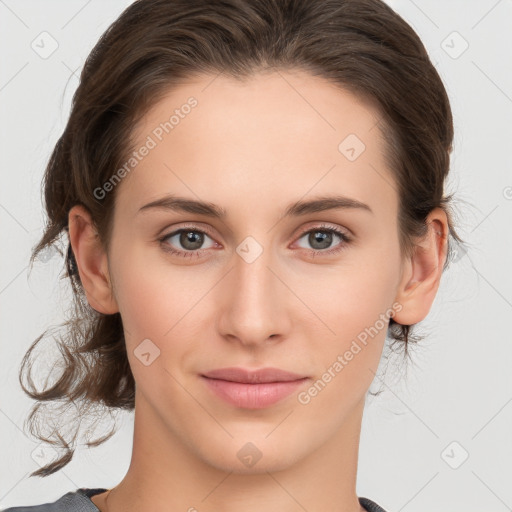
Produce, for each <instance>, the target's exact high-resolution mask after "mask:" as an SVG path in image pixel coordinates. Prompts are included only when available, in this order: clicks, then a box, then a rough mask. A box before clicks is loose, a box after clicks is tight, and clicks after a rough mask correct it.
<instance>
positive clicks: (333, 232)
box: [299, 224, 352, 254]
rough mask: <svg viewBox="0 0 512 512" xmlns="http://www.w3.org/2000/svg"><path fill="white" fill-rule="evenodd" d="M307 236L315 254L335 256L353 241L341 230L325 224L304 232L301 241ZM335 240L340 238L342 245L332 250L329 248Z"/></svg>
mask: <svg viewBox="0 0 512 512" xmlns="http://www.w3.org/2000/svg"><path fill="white" fill-rule="evenodd" d="M306 235H307V239H306V241H307V243H308V244H310V245H311V246H312V247H313V248H312V249H311V251H312V252H314V253H322V254H335V253H337V252H339V251H342V250H343V249H345V248H346V247H347V245H348V244H349V243H350V242H351V240H352V239H351V238H350V237H349V236H348V235H347V234H346V233H345V232H343V231H341V230H340V229H338V228H335V227H331V226H327V225H325V224H322V225H321V226H317V227H314V228H313V229H309V230H307V231H305V232H303V233H302V235H301V237H300V238H299V240H301V239H302V238H304V237H305V236H306ZM335 238H339V239H340V240H341V243H339V244H338V245H337V246H335V247H334V248H333V249H330V248H329V247H330V246H331V245H332V243H333V240H334V239H335Z"/></svg>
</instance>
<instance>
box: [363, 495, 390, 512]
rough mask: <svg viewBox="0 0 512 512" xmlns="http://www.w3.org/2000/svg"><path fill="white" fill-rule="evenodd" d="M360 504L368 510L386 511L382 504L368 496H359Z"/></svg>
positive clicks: (370, 511) (375, 511) (371, 511)
mask: <svg viewBox="0 0 512 512" xmlns="http://www.w3.org/2000/svg"><path fill="white" fill-rule="evenodd" d="M359 504H360V505H361V506H362V507H363V508H364V509H365V510H367V511H368V512H386V511H385V510H384V509H383V508H382V507H381V506H380V505H377V503H375V502H374V501H372V500H370V499H368V498H359Z"/></svg>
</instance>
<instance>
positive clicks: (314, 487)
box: [98, 396, 364, 512]
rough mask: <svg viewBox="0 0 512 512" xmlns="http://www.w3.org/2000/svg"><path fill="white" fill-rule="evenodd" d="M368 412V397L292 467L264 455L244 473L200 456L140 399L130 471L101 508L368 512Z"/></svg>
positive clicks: (129, 511)
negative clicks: (359, 482) (360, 477)
mask: <svg viewBox="0 0 512 512" xmlns="http://www.w3.org/2000/svg"><path fill="white" fill-rule="evenodd" d="M363 409H364V401H362V402H361V403H360V404H358V406H357V407H355V408H354V410H353V411H352V412H351V416H350V417H348V418H347V419H346V421H345V422H344V424H343V428H341V429H339V431H337V432H335V433H334V434H333V437H331V438H329V442H327V443H325V444H324V445H321V446H318V447H317V449H316V450H313V451H311V452H310V453H309V455H308V456H307V457H304V458H302V459H300V460H293V457H289V458H287V460H289V461H292V464H289V465H288V467H284V468H283V467H279V465H278V464H277V463H269V462H267V464H266V465H265V464H261V462H263V461H264V459H265V455H266V454H263V456H262V457H261V459H260V464H258V463H256V464H255V465H254V466H253V467H252V468H250V469H248V470H245V472H241V471H240V469H239V468H236V469H233V470H228V471H226V470H222V468H219V467H216V466H215V465H213V464H209V463H208V462H207V461H205V460H204V459H202V458H200V457H198V456H197V455H196V453H194V452H193V451H192V450H190V449H189V447H187V446H184V445H183V443H181V442H180V441H179V439H177V438H176V437H175V436H174V435H173V433H172V432H170V431H169V429H168V428H166V427H165V425H164V423H163V422H162V421H161V418H159V416H158V415H156V414H154V413H153V409H152V408H151V406H150V404H148V402H146V401H145V400H144V399H141V397H140V396H139V397H138V402H137V405H136V408H135V411H136V412H135V425H134V442H133V452H132V459H131V463H130V467H129V470H128V472H127V474H126V475H125V477H124V479H123V480H122V481H121V482H120V483H119V485H117V486H116V487H115V489H114V490H113V492H112V495H111V496H108V497H109V501H108V509H107V508H106V507H104V508H103V509H102V508H101V507H98V508H100V510H101V511H102V512H119V511H123V512H135V511H138V510H153V509H155V510H186V511H189V512H197V511H199V512H218V511H223V512H235V511H238V510H240V509H243V510H244V511H246V512H257V511H258V512H259V511H261V510H262V509H264V510H265V511H266V512H277V511H279V512H296V511H298V510H308V511H315V510H332V511H334V510H335V511H340V512H342V511H343V512H361V511H363V510H364V509H363V508H362V507H361V506H360V505H359V501H358V498H357V494H356V473H357V457H358V447H359V436H360V429H361V420H362V413H363ZM283 428H284V427H283ZM318 428H319V429H321V428H322V423H321V422H319V424H318ZM324 436H325V434H324ZM322 437H323V436H320V438H322ZM270 459H271V457H268V458H267V460H270ZM281 459H282V458H281ZM258 467H259V469H258ZM106 494H107V493H105V497H107V496H106Z"/></svg>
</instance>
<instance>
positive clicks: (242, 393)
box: [200, 368, 309, 409]
mask: <svg viewBox="0 0 512 512" xmlns="http://www.w3.org/2000/svg"><path fill="white" fill-rule="evenodd" d="M200 377H201V378H202V379H203V380H204V382H205V383H206V385H207V387H208V389H209V390H210V391H212V392H213V393H214V394H215V395H216V396H217V397H219V398H221V399H223V400H224V401H225V402H227V403H229V404H231V405H234V406H235V407H239V408H244V409H263V408H265V407H269V406H271V405H274V404H276V403H277V402H279V401H281V400H283V399H284V398H286V397H288V396H289V395H291V394H292V393H293V392H294V391H296V390H297V389H298V388H300V387H301V386H303V385H304V383H305V382H306V381H308V380H309V377H304V376H302V375H299V374H296V373H292V372H288V371H285V370H280V369H278V368H263V369H259V370H256V371H250V370H245V369H243V368H221V369H218V370H212V371H210V372H207V373H204V374H201V375H200Z"/></svg>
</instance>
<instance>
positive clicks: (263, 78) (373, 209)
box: [8, 0, 461, 512]
mask: <svg viewBox="0 0 512 512" xmlns="http://www.w3.org/2000/svg"><path fill="white" fill-rule="evenodd" d="M452 139H453V125H452V116H451V110H450V105H449V101H448V97H447V94H446V91H445V89H444V86H443V84H442V81H441V79H440V77H439V75H438V73H437V71H436V70H435V68H434V66H433V65H432V63H431V61H430V59H429V58H428V55H427V52H426V50H425V48H424V46H423V44H422V43H421V41H420V40H419V38H418V36H417V35H416V33H415V32H414V31H413V30H412V28H411V27H410V26H409V25H408V24H407V23H406V22H405V21H404V20H403V19H402V18H400V17H399V16H398V15H397V14H396V13H395V12H394V11H393V10H392V9H391V8H390V7H388V6H387V5H386V4H385V3H383V2H381V1H380V0H325V1H322V2H312V1H311V0H224V1H222V2H207V1H205V0H151V1H149V0H139V1H136V2H134V3H133V4H131V5H130V6H129V7H128V8H127V9H126V10H125V11H124V12H123V13H122V15H121V16H120V17H119V18H118V19H117V20H116V21H115V22H114V23H113V24H112V26H111V27H110V28H109V29H108V30H107V31H106V32H105V34H104V35H103V36H102V37H101V39H100V41H99V42H98V44H97V45H96V47H95V48H94V49H93V51H92V52H91V54H90V56H89V57H88V59H87V61H86V63H85V66H84V69H83V71H82V75H81V79H80V85H79V87H78V90H77V91H76V93H75V96H74V98H73V105H72V109H71V114H70V118H69V121H68V124H67V126H66V128H65V130H64V133H63V134H62V136H61V138H60V139H59V140H58V142H57V144H56V147H55V149H54V152H53V154H52V156H51V159H50V162H49V165H48V167H47V170H46V176H45V200H46V209H47V213H48V225H47V227H46V231H45V233H44V236H43V237H42V239H41V241H40V243H39V244H38V245H37V247H35V249H34V252H33V255H32V259H34V258H35V257H36V256H37V254H38V253H40V252H41V251H42V250H45V249H47V248H48V247H49V246H50V245H51V244H53V243H54V242H55V241H56V240H57V239H58V237H59V236H62V235H64V237H65V241H67V242H69V245H68V251H67V255H66V263H67V275H68V276H69V278H70V280H71V284H72V285H73V290H74V293H75V298H76V309H75V314H74V316H73V318H72V319H71V321H70V322H69V323H68V324H67V326H68V327H69V330H68V332H67V333H66V336H65V338H64V340H63V342H62V348H63V354H64V355H65V363H64V364H63V373H62V376H61V378H60V379H59V380H58V381H57V382H56V383H55V384H54V385H53V386H52V387H51V389H46V390H42V391H37V390H35V389H33V387H32V388H31V389H26V388H25V386H23V383H22V386H23V387H24V389H25V391H26V392H27V393H28V394H29V395H30V396H31V397H32V398H34V399H36V400H38V401H45V400H50V401H53V400H61V401H62V400H64V401H65V402H66V403H69V404H72V405H73V406H77V407H81V408H82V409H81V411H86V410H87V409H86V408H87V407H89V406H91V405H98V404H104V405H105V406H107V407H109V408H113V409H115V408H119V409H126V410H134V411H135V415H134V416H135V419H134V422H135V423H134V425H135V428H134V441H133V452H132V459H131V464H130V467H129V470H128V472H127V474H126V476H125V477H124V479H123V480H122V481H121V482H120V483H119V484H118V485H117V486H115V487H114V488H113V489H109V490H107V489H106V488H95V489H89V488H80V489H77V490H76V491H74V492H70V493H67V494H66V495H65V496H63V497H62V498H60V499H59V500H57V501H56V502H54V503H51V504H45V505H41V506H39V507H36V508H35V509H33V510H34V511H35V510H37V511H38V512H42V511H53V510H83V511H97V510H100V511H101V512H121V511H123V512H131V511H136V510H137V511H139V510H188V511H195V510H197V511H200V512H202V511H205V512H210V511H211V512H213V511H219V510H223V511H230V510H235V509H240V508H243V509H244V510H246V511H256V510H261V509H263V508H264V509H265V510H267V511H269V512H270V511H273V510H280V511H283V510H284V511H290V512H291V511H298V510H308V511H315V510H332V511H338V510H339V511H344V512H352V511H353V512H356V511H358V512H361V511H364V510H366V511H371V512H382V511H383V508H381V507H380V506H379V505H378V504H377V503H376V502H375V501H372V500H370V499H368V498H364V497H358V496H357V495H356V472H357V455H358V449H359V437H360V429H361V421H362V415H363V409H364V403H365V397H366V394H367V392H368V389H369V387H370V384H371V383H372V380H373V377H374V374H375V371H376V369H377V367H378V364H379V361H380V357H381V354H382V349H383V346H384V343H385V340H386V335H387V334H389V336H390V337H391V338H392V339H393V341H394V343H399V344H402V345H403V347H404V349H405V352H406V353H407V347H408V343H411V342H412V341H417V338H416V339H414V338H412V335H411V331H412V326H413V325H414V324H416V323H418V322H420V321H421V320H423V319H424V318H425V317H426V316H427V314H428V312H429V310H430V307H431V305H432V303H433V301H434V298H435V295H436V293H437V290H438V287H439V283H440V279H441V276H442V272H443V270H444V268H445V267H446V265H447V263H448V260H449V258H448V252H449V240H448V237H449V236H450V235H451V236H452V237H453V238H455V239H456V240H458V241H461V240H460V238H459V237H458V235H457V233H456V232H455V229H454V226H453V223H452V220H451V215H450V209H449V201H450V199H451V197H444V195H443V185H444V182H445V179H446V177H447V175H448V171H449V154H450V152H451V149H452ZM39 339H41V338H38V340H36V341H35V342H34V344H33V345H32V347H31V348H30V349H29V351H28V352H27V354H26V356H25V358H24V361H23V368H24V366H25V363H27V362H28V361H29V356H30V353H31V351H32V349H33V348H34V346H35V345H36V344H37V342H38V341H39ZM23 368H22V369H23ZM52 436H53V437H54V438H55V439H59V440H60V443H61V445H62V446H63V447H64V448H66V449H67V453H66V454H64V455H63V456H62V457H61V458H60V459H58V460H56V461H54V462H53V463H51V464H48V465H47V466H45V467H43V468H41V469H40V470H38V471H36V472H34V473H33V475H39V476H47V475H50V474H52V473H54V472H56V471H58V470H59V469H61V468H62V467H64V466H65V464H67V463H68V462H69V461H70V460H71V457H72V454H73V450H72V449H70V448H69V445H68V444H67V442H66V440H65V439H64V438H62V437H60V438H59V437H58V429H56V430H55V431H53V432H52V435H51V436H50V435H49V436H48V437H43V436H41V438H42V439H47V440H49V439H50V438H51V437H52ZM108 437H110V436H106V437H103V438H102V439H100V440H98V441H97V442H96V443H90V444H92V445H94V444H99V443H100V442H103V441H104V440H106V439H108ZM58 507H60V508H58ZM8 510H9V511H11V512H14V511H16V510H18V509H17V508H11V509H8Z"/></svg>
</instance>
